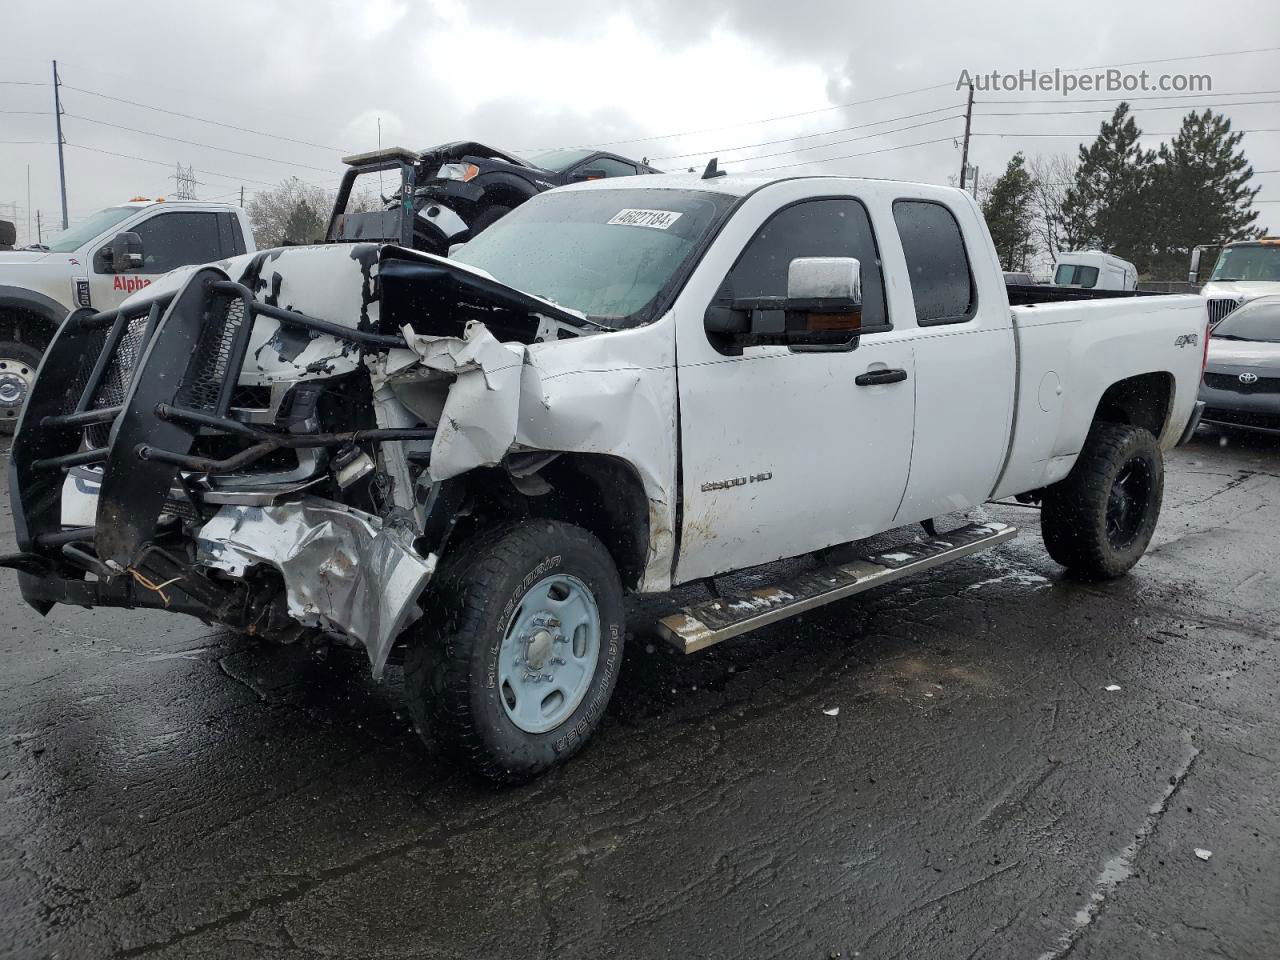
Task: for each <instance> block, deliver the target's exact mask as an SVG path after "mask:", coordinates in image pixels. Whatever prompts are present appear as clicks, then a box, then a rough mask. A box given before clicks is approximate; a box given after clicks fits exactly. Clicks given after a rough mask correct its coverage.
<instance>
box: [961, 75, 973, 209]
mask: <svg viewBox="0 0 1280 960" xmlns="http://www.w3.org/2000/svg"><path fill="white" fill-rule="evenodd" d="M972 122H973V84H972V83H971V84H969V104H968V106H966V107H965V108H964V147H963V149H962V150H961V151H960V189H961V190H963V189H964V175H965V173H967V172H968V169H969V125H970V124H971V123H972Z"/></svg>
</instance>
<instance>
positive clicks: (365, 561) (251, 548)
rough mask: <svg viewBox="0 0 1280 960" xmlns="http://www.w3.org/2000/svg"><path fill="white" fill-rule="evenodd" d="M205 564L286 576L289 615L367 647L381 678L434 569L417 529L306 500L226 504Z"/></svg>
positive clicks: (203, 545)
mask: <svg viewBox="0 0 1280 960" xmlns="http://www.w3.org/2000/svg"><path fill="white" fill-rule="evenodd" d="M197 548H198V562H199V563H201V564H204V565H206V566H209V567H214V568H216V569H218V570H223V571H225V572H226V573H228V574H230V575H231V576H233V577H241V576H244V573H245V570H247V569H248V568H249V567H251V566H253V565H254V564H259V563H265V564H268V565H270V566H272V567H275V568H276V569H277V570H279V571H280V573H281V574H282V575H283V577H284V583H285V592H286V596H287V600H288V605H289V614H290V616H292V617H294V618H295V619H296V620H298V622H300V623H302V624H304V625H306V626H315V627H320V628H322V629H326V630H333V631H337V632H339V633H342V634H345V635H347V636H349V637H352V638H354V639H355V640H358V641H359V642H360V643H362V644H364V646H365V649H366V650H367V651H368V654H369V662H370V664H371V665H372V668H373V675H374V677H375V678H376V677H381V676H382V670H383V667H384V666H385V665H386V662H387V654H388V653H390V651H391V646H392V644H393V643H394V642H395V639H396V637H398V636H399V635H400V633H401V632H402V631H403V630H404V628H405V627H406V626H408V625H409V624H410V623H412V622H413V621H414V620H416V619H417V618H418V617H419V616H420V615H421V611H420V610H419V609H418V604H417V600H418V597H419V596H420V595H421V593H422V590H423V588H424V587H425V586H426V584H427V582H428V581H429V580H430V579H431V574H432V573H433V572H434V571H435V565H436V558H435V555H434V554H432V555H430V556H428V557H425V558H424V557H420V556H419V555H418V554H417V553H416V552H415V551H414V550H413V547H412V545H411V534H409V533H407V532H406V531H404V530H402V529H400V528H397V527H392V528H389V527H384V526H383V525H382V523H381V521H380V520H379V519H378V518H377V517H375V516H372V515H370V514H366V513H361V512H360V511H358V510H352V509H349V508H345V507H343V506H342V505H340V504H336V503H333V502H332V501H328V500H319V499H316V498H313V497H307V498H304V499H302V500H300V501H296V502H293V503H283V504H278V505H276V506H270V507H248V506H225V507H223V508H222V509H221V510H219V511H218V513H217V514H216V515H215V516H214V517H213V519H212V520H210V521H208V522H207V523H206V524H205V525H204V526H203V527H201V528H200V532H199V534H198V536H197Z"/></svg>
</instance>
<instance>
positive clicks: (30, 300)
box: [0, 284, 71, 336]
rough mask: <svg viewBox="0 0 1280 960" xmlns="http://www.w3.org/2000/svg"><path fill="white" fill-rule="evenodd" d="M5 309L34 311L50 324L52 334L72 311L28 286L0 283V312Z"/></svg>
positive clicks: (49, 331) (49, 330)
mask: <svg viewBox="0 0 1280 960" xmlns="http://www.w3.org/2000/svg"><path fill="white" fill-rule="evenodd" d="M5 310H22V311H24V312H26V313H34V314H35V315H36V316H37V317H39V318H40V319H41V320H43V321H44V322H45V323H47V324H48V327H49V329H48V333H49V335H50V336H52V335H53V334H54V333H55V332H57V329H58V327H60V326H61V325H62V321H63V320H65V319H66V318H67V314H69V313H70V312H71V310H70V309H69V308H68V307H66V306H64V305H62V304H61V303H59V302H58V301H57V300H54V299H53V298H52V297H48V296H45V295H44V294H43V293H38V292H37V291H35V290H30V289H28V288H26V287H18V286H14V285H13V284H0V313H3V312H4V311H5Z"/></svg>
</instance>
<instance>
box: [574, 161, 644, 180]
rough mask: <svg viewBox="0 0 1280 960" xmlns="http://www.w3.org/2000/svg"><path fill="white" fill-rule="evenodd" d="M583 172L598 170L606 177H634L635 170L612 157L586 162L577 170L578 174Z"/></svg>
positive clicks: (630, 165)
mask: <svg viewBox="0 0 1280 960" xmlns="http://www.w3.org/2000/svg"><path fill="white" fill-rule="evenodd" d="M585 170H599V171H601V172H602V173H603V174H604V175H605V176H606V177H634V176H635V175H636V168H635V167H634V166H633V165H632V164H630V163H623V162H622V161H621V160H615V159H614V158H613V157H596V158H595V159H594V160H588V161H587V162H586V163H584V164H583V165H582V166H581V167H580V168H579V172H582V171H585Z"/></svg>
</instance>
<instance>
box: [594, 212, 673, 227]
mask: <svg viewBox="0 0 1280 960" xmlns="http://www.w3.org/2000/svg"><path fill="white" fill-rule="evenodd" d="M679 219H680V214H678V213H676V212H675V211H674V210H631V209H627V210H619V211H618V212H617V214H616V215H615V216H614V218H613V219H612V220H610V221H609V222H610V223H616V224H621V225H622V226H624V227H652V228H653V229H654V230H666V229H667V228H668V227H670V226H671V225H672V224H673V223H675V222H676V221H677V220H679Z"/></svg>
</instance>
